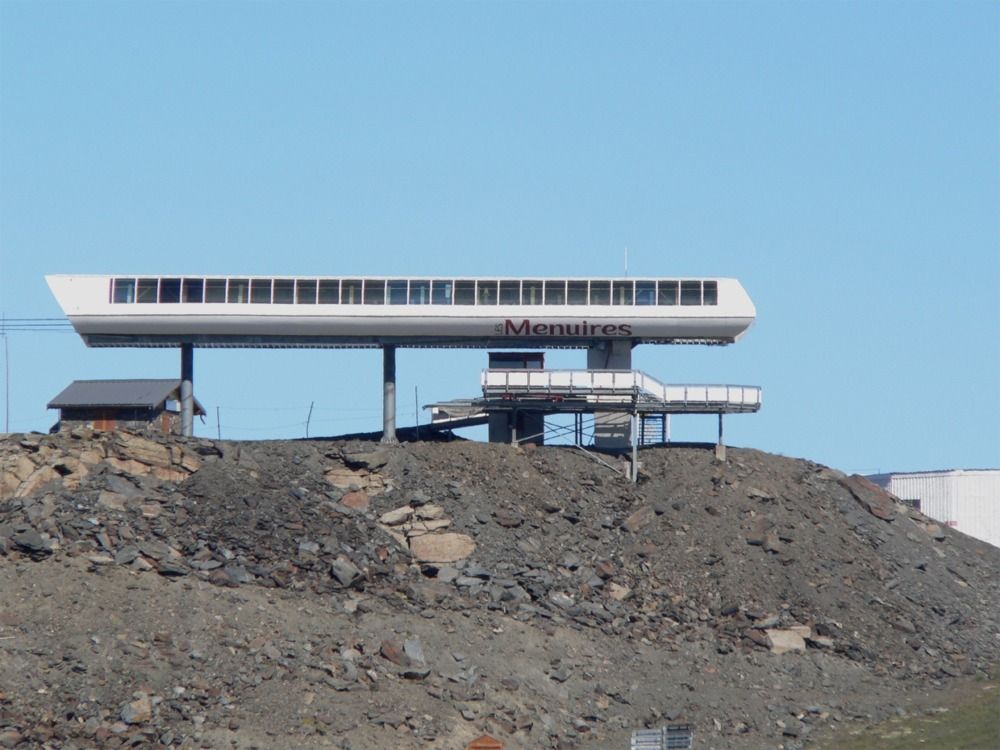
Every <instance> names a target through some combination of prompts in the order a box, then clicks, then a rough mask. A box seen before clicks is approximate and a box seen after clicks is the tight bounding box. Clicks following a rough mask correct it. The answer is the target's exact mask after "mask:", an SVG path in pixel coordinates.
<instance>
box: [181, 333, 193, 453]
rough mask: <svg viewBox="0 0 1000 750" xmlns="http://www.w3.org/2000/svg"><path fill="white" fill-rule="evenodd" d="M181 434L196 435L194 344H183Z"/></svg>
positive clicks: (186, 435)
mask: <svg viewBox="0 0 1000 750" xmlns="http://www.w3.org/2000/svg"><path fill="white" fill-rule="evenodd" d="M181 435H184V436H185V437H192V436H193V435H194V344H181Z"/></svg>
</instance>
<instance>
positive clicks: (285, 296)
mask: <svg viewBox="0 0 1000 750" xmlns="http://www.w3.org/2000/svg"><path fill="white" fill-rule="evenodd" d="M294 301H295V282H294V281H293V280H292V279H275V280H274V303H275V304H277V305H290V304H292V303H293V302H294Z"/></svg>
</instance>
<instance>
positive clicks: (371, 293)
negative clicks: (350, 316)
mask: <svg viewBox="0 0 1000 750" xmlns="http://www.w3.org/2000/svg"><path fill="white" fill-rule="evenodd" d="M365 304H366V305H383V304H385V280H384V279H366V280H365Z"/></svg>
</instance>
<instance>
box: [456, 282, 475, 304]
mask: <svg viewBox="0 0 1000 750" xmlns="http://www.w3.org/2000/svg"><path fill="white" fill-rule="evenodd" d="M455 304H456V305H474V304H476V282H475V281H456V282H455Z"/></svg>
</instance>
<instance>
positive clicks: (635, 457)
mask: <svg viewBox="0 0 1000 750" xmlns="http://www.w3.org/2000/svg"><path fill="white" fill-rule="evenodd" d="M630 426H631V428H632V483H633V484H635V483H636V482H638V481H639V412H635V413H634V414H633V415H632V424H631V425H630Z"/></svg>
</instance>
